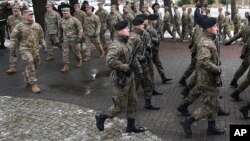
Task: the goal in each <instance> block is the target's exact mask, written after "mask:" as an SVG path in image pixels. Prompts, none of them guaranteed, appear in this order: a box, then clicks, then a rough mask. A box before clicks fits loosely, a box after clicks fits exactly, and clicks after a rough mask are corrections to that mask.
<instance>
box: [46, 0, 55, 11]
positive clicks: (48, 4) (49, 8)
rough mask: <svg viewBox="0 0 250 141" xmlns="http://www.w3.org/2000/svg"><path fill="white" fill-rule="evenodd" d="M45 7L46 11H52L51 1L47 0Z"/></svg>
mask: <svg viewBox="0 0 250 141" xmlns="http://www.w3.org/2000/svg"><path fill="white" fill-rule="evenodd" d="M45 7H46V10H47V12H51V11H53V3H51V2H47V4H46V6H45Z"/></svg>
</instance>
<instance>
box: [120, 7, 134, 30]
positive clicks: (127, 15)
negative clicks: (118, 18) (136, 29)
mask: <svg viewBox="0 0 250 141" xmlns="http://www.w3.org/2000/svg"><path fill="white" fill-rule="evenodd" d="M122 18H123V20H124V21H127V22H128V28H129V30H130V31H132V20H133V19H134V16H133V15H132V14H131V13H130V8H129V7H128V6H126V5H125V6H124V7H123V14H122Z"/></svg>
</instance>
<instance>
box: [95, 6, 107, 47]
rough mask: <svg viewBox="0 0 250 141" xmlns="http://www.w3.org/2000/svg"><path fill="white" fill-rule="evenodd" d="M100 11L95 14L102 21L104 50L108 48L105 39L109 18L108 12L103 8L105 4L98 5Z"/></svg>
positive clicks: (101, 33)
mask: <svg viewBox="0 0 250 141" xmlns="http://www.w3.org/2000/svg"><path fill="white" fill-rule="evenodd" d="M98 8H99V9H98V10H97V11H96V12H95V15H97V16H98V17H99V19H100V21H101V31H100V40H101V43H102V46H103V49H106V48H107V43H106V39H105V32H106V30H107V17H108V11H107V10H106V9H104V8H103V3H98Z"/></svg>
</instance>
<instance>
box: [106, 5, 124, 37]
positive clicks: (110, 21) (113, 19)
mask: <svg viewBox="0 0 250 141" xmlns="http://www.w3.org/2000/svg"><path fill="white" fill-rule="evenodd" d="M120 21H122V17H121V16H120V15H119V14H117V12H116V9H115V8H114V7H111V11H110V14H109V15H108V17H107V26H108V29H109V31H110V37H111V39H112V41H113V40H114V33H115V29H114V25H115V24H116V23H118V22H120Z"/></svg>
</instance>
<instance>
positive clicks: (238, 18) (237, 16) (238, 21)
mask: <svg viewBox="0 0 250 141" xmlns="http://www.w3.org/2000/svg"><path fill="white" fill-rule="evenodd" d="M240 26H241V16H240V13H239V12H238V9H236V14H235V17H234V35H236V34H237V33H239V32H240Z"/></svg>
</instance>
